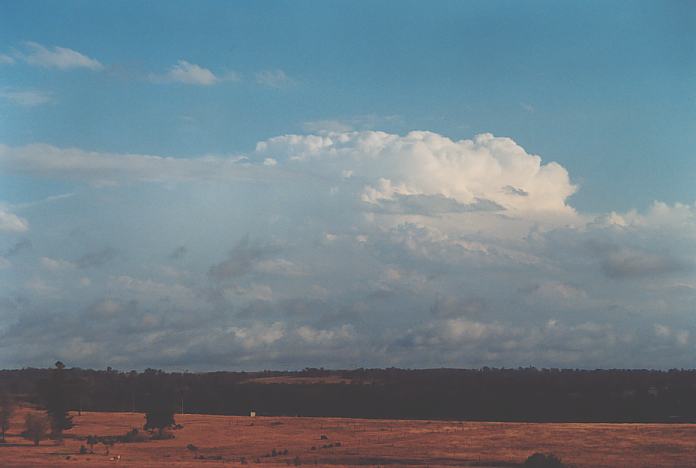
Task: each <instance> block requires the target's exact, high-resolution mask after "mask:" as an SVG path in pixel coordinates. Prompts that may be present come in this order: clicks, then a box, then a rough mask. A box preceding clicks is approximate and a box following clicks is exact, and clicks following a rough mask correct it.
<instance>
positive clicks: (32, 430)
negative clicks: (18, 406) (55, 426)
mask: <svg viewBox="0 0 696 468" xmlns="http://www.w3.org/2000/svg"><path fill="white" fill-rule="evenodd" d="M24 424H25V431H24V432H23V433H22V436H23V437H24V438H26V439H29V440H31V441H32V442H34V445H39V443H40V442H41V440H42V439H45V438H46V431H47V430H48V419H47V418H46V416H44V415H41V414H35V413H29V414H27V416H26V418H24Z"/></svg>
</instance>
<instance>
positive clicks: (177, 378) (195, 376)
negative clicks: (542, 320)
mask: <svg viewBox="0 0 696 468" xmlns="http://www.w3.org/2000/svg"><path fill="white" fill-rule="evenodd" d="M51 372H52V371H51V370H46V369H22V370H12V371H0V388H6V389H7V390H8V391H9V393H11V394H12V395H13V396H15V397H16V398H18V399H21V400H24V401H28V402H30V403H34V404H39V405H41V404H43V403H44V401H43V399H42V398H41V397H40V396H37V394H36V392H35V389H36V387H37V385H38V386H40V385H39V384H40V383H41V382H46V381H50V379H51ZM61 372H62V374H61V375H63V377H62V378H63V379H64V388H65V389H66V391H65V392H64V393H63V395H64V399H63V403H61V404H60V405H57V406H58V407H60V408H67V409H70V410H78V409H79V408H83V409H85V410H91V411H130V412H142V413H147V412H150V411H153V410H156V408H152V407H151V404H150V402H151V401H152V395H153V391H154V392H157V391H160V389H162V390H164V391H165V392H166V393H167V395H169V396H168V397H167V398H164V399H162V400H161V402H166V405H167V406H168V407H167V408H165V411H164V412H165V415H164V417H163V418H162V419H163V420H164V426H162V427H163V430H164V428H166V427H167V426H166V424H167V423H169V424H170V425H171V421H168V417H169V415H171V416H172V419H173V416H174V408H175V407H176V406H177V402H178V403H179V404H180V403H181V395H185V396H186V400H185V402H186V410H187V412H189V413H206V414H234V415H248V414H249V410H250V408H254V409H257V410H259V414H264V415H277V416H288V415H298V414H299V415H302V416H317V417H318V416H334V417H350V418H380V419H458V420H473V421H481V420H496V421H535V422H557V421H578V422H696V392H695V391H694V389H695V388H696V370H670V371H652V370H593V371H586V370H573V369H571V370H564V369H535V368H521V369H489V368H484V369H478V370H458V369H429V370H401V369H357V370H352V371H327V370H323V369H306V370H305V371H302V372H294V373H293V372H254V373H245V372H210V373H164V372H161V371H157V370H152V369H148V370H146V371H145V372H135V371H131V372H117V371H114V370H113V369H107V370H106V371H93V370H82V369H67V368H66V369H63V370H62V371H61ZM330 376H334V377H339V378H340V379H342V380H344V381H347V382H352V383H348V384H343V385H335V384H328V383H301V384H290V383H287V382H288V380H289V379H290V378H292V377H313V378H314V377H321V378H327V377H330ZM269 377H284V379H283V381H284V382H286V383H270V384H269V383H263V384H261V383H255V379H258V378H269ZM182 389H185V390H182ZM60 408H59V411H58V412H57V414H65V413H63V412H62V410H61V409H60ZM148 422H149V419H148ZM157 424H158V425H159V424H160V423H157ZM174 424H175V423H174ZM158 425H155V424H154V420H153V422H152V423H151V424H148V427H153V428H154V429H153V430H157V431H158V430H159V427H158ZM59 426H60V424H59ZM63 428H64V426H63Z"/></svg>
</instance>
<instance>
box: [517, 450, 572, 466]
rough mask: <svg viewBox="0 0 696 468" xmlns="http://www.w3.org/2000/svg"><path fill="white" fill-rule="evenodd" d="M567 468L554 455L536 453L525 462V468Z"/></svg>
mask: <svg viewBox="0 0 696 468" xmlns="http://www.w3.org/2000/svg"><path fill="white" fill-rule="evenodd" d="M565 466H566V465H564V464H563V462H561V459H560V458H558V457H557V456H556V455H554V454H553V453H541V452H536V453H534V454H532V455H530V456H529V457H528V458H527V459H526V460H525V462H524V468H565Z"/></svg>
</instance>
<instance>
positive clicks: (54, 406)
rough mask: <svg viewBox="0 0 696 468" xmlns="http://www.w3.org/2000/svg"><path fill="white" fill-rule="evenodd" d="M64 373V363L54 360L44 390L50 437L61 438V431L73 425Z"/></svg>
mask: <svg viewBox="0 0 696 468" xmlns="http://www.w3.org/2000/svg"><path fill="white" fill-rule="evenodd" d="M65 374H66V371H65V364H63V363H62V362H60V361H58V362H56V364H55V368H54V369H53V370H52V371H51V376H50V378H49V380H48V382H47V385H46V389H45V392H44V393H45V400H46V413H47V414H48V419H49V421H50V424H51V437H53V438H54V439H58V440H62V439H63V431H66V430H68V429H71V428H72V427H73V422H72V416H70V413H69V404H68V397H69V387H68V382H67V378H66V375H65Z"/></svg>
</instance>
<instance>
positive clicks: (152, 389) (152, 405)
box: [144, 369, 177, 438]
mask: <svg viewBox="0 0 696 468" xmlns="http://www.w3.org/2000/svg"><path fill="white" fill-rule="evenodd" d="M144 377H145V383H146V386H147V387H146V388H147V394H146V405H147V406H146V408H147V409H146V412H145V426H144V428H145V430H150V429H152V430H154V429H157V431H158V437H159V438H162V433H163V432H164V429H166V428H168V427H171V426H173V425H174V424H175V421H174V412H175V411H176V400H177V398H176V395H175V393H174V392H173V389H172V388H171V385H170V382H167V381H166V374H164V373H163V372H162V371H154V370H152V369H148V370H146V371H145V374H144Z"/></svg>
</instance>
